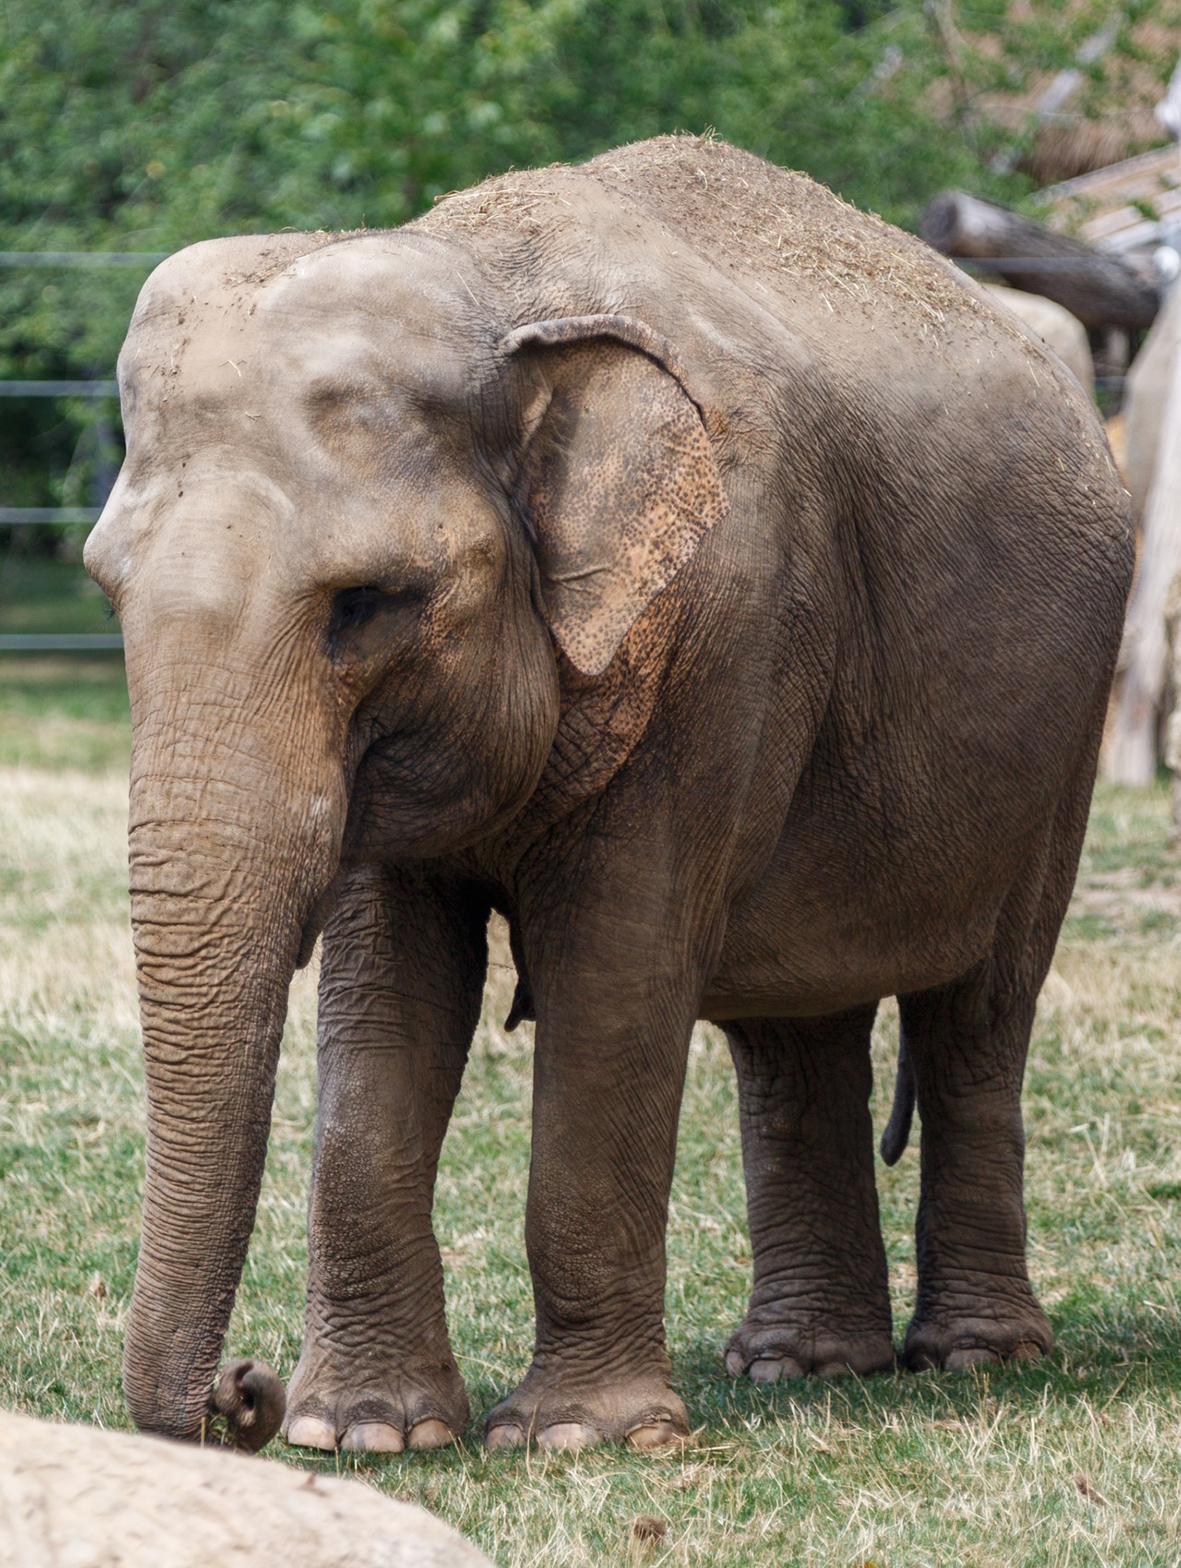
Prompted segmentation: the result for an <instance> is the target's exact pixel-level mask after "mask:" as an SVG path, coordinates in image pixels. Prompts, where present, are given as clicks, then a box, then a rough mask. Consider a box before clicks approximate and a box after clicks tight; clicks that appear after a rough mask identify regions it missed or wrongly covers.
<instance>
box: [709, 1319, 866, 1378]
mask: <svg viewBox="0 0 1181 1568" xmlns="http://www.w3.org/2000/svg"><path fill="white" fill-rule="evenodd" d="M724 1360H725V1366H726V1371H727V1372H728V1373H729V1374H730V1376H731V1377H744V1376H745V1377H749V1378H750V1380H751V1382H752V1383H778V1382H779V1381H780V1380H781V1379H783V1378H793V1377H807V1376H808V1375H809V1374H814V1375H815V1376H817V1377H843V1376H844V1375H845V1374H846V1373H849V1372H853V1373H856V1374H857V1376H858V1377H868V1376H869V1374H870V1373H871V1372H889V1371H891V1370H892V1369H893V1366H894V1345H893V1342H892V1340H891V1337H890V1331H889V1329H888V1328H882V1329H868V1330H867V1329H857V1330H842V1329H836V1328H817V1327H814V1326H811V1325H809V1326H808V1327H800V1326H797V1325H795V1324H791V1323H785V1322H779V1323H770V1322H766V1321H751V1320H749V1319H748V1320H747V1321H746V1322H745V1323H743V1324H742V1326H741V1327H740V1328H739V1329H738V1330H737V1332H736V1333H735V1334H734V1335H733V1336H732V1337H731V1340H730V1343H729V1344H728V1345H727V1346H726V1352H725V1358H724Z"/></svg>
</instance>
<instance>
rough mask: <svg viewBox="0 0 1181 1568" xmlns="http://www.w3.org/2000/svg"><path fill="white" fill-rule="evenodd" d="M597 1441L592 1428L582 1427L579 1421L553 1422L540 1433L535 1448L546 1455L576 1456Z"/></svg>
mask: <svg viewBox="0 0 1181 1568" xmlns="http://www.w3.org/2000/svg"><path fill="white" fill-rule="evenodd" d="M598 1441H599V1434H598V1433H597V1432H596V1431H595V1430H594V1428H593V1427H589V1426H583V1424H582V1422H581V1421H555V1422H554V1424H553V1426H547V1427H546V1429H545V1431H544V1432H542V1434H541V1436H540V1437H539V1438H538V1439H537V1446H538V1448H543V1449H544V1450H545V1451H546V1453H551V1454H552V1453H571V1454H576V1453H577V1452H578V1450H579V1449H580V1448H590V1447H591V1445H592V1444H593V1443H597V1442H598Z"/></svg>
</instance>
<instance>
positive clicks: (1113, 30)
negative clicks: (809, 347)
mask: <svg viewBox="0 0 1181 1568" xmlns="http://www.w3.org/2000/svg"><path fill="white" fill-rule="evenodd" d="M1177 20H1178V19H1177V0H1133V3H1129V4H1125V5H1122V6H1113V5H1112V4H1110V3H1105V0H1018V3H1014V0H972V3H971V4H968V3H966V0H965V3H957V0H898V3H897V4H890V3H889V0H777V3H773V4H762V3H756V0H322V3H315V4H311V3H296V4H289V3H285V0H84V3H83V0H6V4H5V6H4V8H3V10H2V11H0V249H3V250H8V251H21V250H36V251H50V250H144V251H168V250H172V249H175V248H177V247H178V246H181V245H184V244H187V243H189V242H191V241H193V240H198V239H202V238H205V237H207V236H209V235H215V234H225V233H229V232H233V231H246V230H268V229H278V228H284V227H288V226H291V227H296V228H320V227H323V228H330V229H334V228H354V227H358V226H361V225H368V226H370V227H384V226H389V225H392V224H397V223H401V222H403V221H404V220H405V219H407V218H409V217H412V216H413V215H414V214H415V213H416V212H418V211H421V210H422V209H423V208H424V207H427V206H429V205H430V203H431V201H432V200H433V199H435V198H436V197H437V196H439V195H440V194H441V193H443V192H445V191H448V190H452V189H455V188H457V187H461V186H464V185H467V184H470V183H472V182H473V181H476V180H478V179H480V178H481V177H483V176H484V175H487V174H490V173H495V172H499V171H501V170H503V169H505V168H508V167H510V166H514V165H515V166H518V167H520V166H524V165H528V164H534V163H546V162H550V161H553V160H555V159H563V160H567V159H580V158H584V157H587V156H589V155H591V154H593V153H595V152H598V151H601V150H602V149H604V148H606V147H609V146H611V145H613V144H616V143H619V142H623V141H630V140H634V139H636V138H639V137H644V136H649V135H653V134H656V133H659V132H663V131H673V130H689V131H695V132H700V131H703V130H705V129H706V128H707V127H713V128H715V129H716V131H717V133H718V134H719V135H721V136H724V137H726V138H728V139H730V140H732V141H734V142H737V143H739V144H741V145H743V146H745V147H748V148H750V149H752V150H753V151H755V152H757V153H760V154H762V155H764V156H766V157H768V158H770V159H772V160H774V161H775V162H777V163H781V164H785V165H788V166H791V167H794V168H799V169H804V170H806V171H807V172H808V173H810V174H812V175H814V176H816V177H817V178H818V179H821V180H823V181H825V182H826V183H827V184H829V185H831V186H832V187H834V188H835V189H836V190H838V191H840V192H841V193H842V194H843V195H844V196H845V197H846V198H847V199H848V200H850V201H852V202H855V203H857V204H859V205H862V206H867V207H871V208H873V209H874V210H876V211H878V212H881V213H882V214H883V215H884V216H885V217H887V218H890V219H892V220H893V221H895V222H898V223H901V224H903V225H908V226H913V225H914V223H915V221H916V219H917V215H918V212H919V210H920V208H921V206H922V205H923V203H924V202H925V201H926V199H927V198H929V197H930V196H931V195H932V194H933V193H934V192H935V191H936V190H937V189H939V188H940V187H942V186H945V185H949V184H954V185H959V186H962V187H964V188H966V189H969V190H973V191H977V192H980V193H983V194H986V195H992V196H996V197H999V198H1000V199H1002V200H1009V201H1019V200H1020V199H1021V197H1022V196H1023V194H1025V193H1026V192H1027V191H1028V190H1029V189H1031V188H1032V185H1033V183H1034V180H1033V179H1032V177H1031V175H1030V174H1029V173H1028V172H1026V170H1027V168H1028V166H1029V160H1028V158H1026V157H1025V154H1026V152H1027V151H1028V146H1029V144H1030V139H1031V137H1032V136H1033V134H1034V132H1033V130H1032V125H1033V122H1032V120H1031V119H1030V117H1029V115H1028V114H1024V115H1022V114H1018V115H1016V116H1015V117H1014V116H1013V115H1012V114H1010V115H1009V116H1008V119H1007V120H1006V118H1005V117H1004V116H1003V115H1002V116H997V115H996V114H994V113H992V112H991V110H990V105H992V104H994V103H995V101H996V100H997V96H998V95H1001V96H1002V97H1003V96H1004V95H1006V94H1007V95H1009V98H1010V99H1011V100H1012V101H1014V102H1017V103H1020V102H1021V94H1022V93H1027V92H1028V91H1029V90H1030V88H1031V87H1032V86H1034V85H1035V84H1036V83H1037V82H1039V81H1044V79H1045V74H1046V73H1047V72H1053V71H1056V70H1061V69H1064V68H1067V67H1069V66H1071V65H1072V64H1074V63H1076V60H1077V53H1078V50H1079V48H1080V45H1082V44H1083V43H1084V42H1085V41H1086V40H1087V39H1088V38H1089V37H1091V36H1092V35H1094V34H1095V33H1096V31H1097V30H1100V29H1103V28H1105V27H1106V28H1108V29H1109V30H1110V38H1109V42H1108V46H1107V47H1106V49H1105V51H1104V56H1103V58H1102V59H1101V60H1099V61H1097V62H1093V63H1091V64H1089V65H1086V66H1085V67H1084V68H1083V76H1084V78H1085V81H1084V83H1083V87H1084V93H1083V100H1084V101H1083V102H1082V112H1083V113H1084V114H1085V115H1089V116H1093V117H1100V118H1101V117H1102V116H1103V115H1105V114H1107V115H1110V113H1111V105H1112V103H1113V101H1116V100H1118V98H1119V95H1120V93H1121V91H1125V92H1126V86H1127V82H1128V80H1129V79H1130V77H1129V73H1132V75H1133V76H1135V75H1136V73H1139V78H1140V79H1143V78H1144V77H1145V74H1147V90H1148V91H1149V92H1150V93H1152V92H1155V93H1156V95H1157V96H1158V97H1159V96H1160V92H1161V91H1163V84H1164V80H1165V78H1166V77H1167V75H1168V72H1169V70H1170V69H1171V66H1172V63H1173V60H1174V59H1175V54H1176V51H1175V49H1174V48H1172V47H1171V46H1170V47H1168V48H1159V47H1157V44H1158V43H1159V34H1160V31H1161V29H1162V28H1164V29H1165V32H1166V35H1167V36H1170V37H1172V38H1174V39H1175V38H1176V36H1177ZM1170 30H1171V31H1170ZM1154 40H1157V42H1154ZM1121 83H1123V87H1122V88H1121ZM1141 85H1143V82H1142V83H1141ZM1158 139H1159V138H1158ZM1124 140H1125V142H1126V143H1127V145H1126V146H1125V148H1124V150H1125V151H1127V152H1134V151H1137V150H1139V148H1138V146H1137V145H1135V144H1134V137H1133V138H1131V140H1129V138H1128V137H1127V136H1125V138H1124ZM1067 172H1077V171H1076V170H1072V171H1067ZM146 270H147V269H146V267H145V268H144V269H142V270H141V271H135V270H131V271H111V270H104V271H89V272H87V271H76V270H75V271H67V270H65V269H62V270H60V271H45V270H37V271H30V270H22V269H6V270H4V271H0V378H20V377H45V378H48V377H62V378H73V377H89V376H96V375H109V374H110V373H111V367H112V366H113V364H114V360H115V355H116V352H117V349H118V346H119V342H120V340H121V338H122V335H123V332H124V330H125V327H126V323H127V318H128V315H129V313H130V310H131V307H132V305H133V303H134V299H135V294H136V292H137V289H138V287H139V285H140V283H141V282H142V278H143V276H144V274H145V273H146ZM0 408H2V411H3V430H2V432H0V505H9V506H13V505H21V506H53V505H61V504H66V505H70V504H80V503H85V502H86V501H87V500H89V499H91V495H92V493H93V490H94V487H95V476H96V474H99V473H101V470H102V469H103V467H104V466H106V467H108V468H109V466H110V462H111V459H112V455H114V456H117V453H114V454H113V453H112V450H111V444H112V440H111V434H110V432H109V430H107V429H105V428H104V425H103V415H102V409H101V405H95V406H87V405H83V404H80V403H67V402H63V401H49V400H44V401H42V402H40V403H35V402H32V401H24V400H13V399H5V400H4V401H3V403H0ZM106 417H107V418H108V419H109V418H110V412H109V411H108V414H107V416H106ZM63 542H64V543H65V545H66V548H67V549H68V548H69V547H70V542H69V540H68V539H66V540H65V541H63ZM2 547H3V542H2V541H0V548H2Z"/></svg>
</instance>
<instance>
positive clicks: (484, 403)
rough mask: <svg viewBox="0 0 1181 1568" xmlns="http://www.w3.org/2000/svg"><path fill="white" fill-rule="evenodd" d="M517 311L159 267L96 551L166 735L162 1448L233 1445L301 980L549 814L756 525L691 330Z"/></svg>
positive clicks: (158, 1377)
mask: <svg viewBox="0 0 1181 1568" xmlns="http://www.w3.org/2000/svg"><path fill="white" fill-rule="evenodd" d="M507 298H508V296H507V295H506V294H504V293H502V292H501V291H500V290H499V289H498V288H496V287H495V286H494V285H493V284H491V283H489V282H488V281H487V280H486V279H483V278H482V275H481V270H480V268H479V267H478V266H476V265H475V264H474V263H473V262H472V259H471V257H470V256H468V255H467V254H466V253H463V252H460V251H458V250H457V249H456V248H455V247H453V246H451V245H449V244H448V243H446V242H443V241H440V240H438V239H433V238H430V237H427V236H424V235H411V234H393V235H372V236H370V235H366V236H359V237H356V238H354V239H350V240H343V241H336V242H333V243H329V244H326V245H325V244H320V243H318V242H317V241H316V240H315V239H314V238H311V237H307V236H280V237H271V238H268V239H262V240H259V239H236V240H225V241H213V242H209V243H207V244H203V245H198V246H194V247H192V248H191V249H190V250H188V251H185V252H182V253H181V254H180V255H178V256H177V257H174V258H173V259H171V260H170V261H168V262H166V263H165V264H164V265H163V266H162V267H161V268H159V269H158V271H157V272H156V273H155V274H154V275H153V277H152V278H151V279H150V280H149V282H148V284H147V285H146V287H145V289H144V291H143V294H142V295H141V298H140V302H139V305H138V307H137V309H136V313H135V317H134V319H133V322H132V326H131V330H130V333H129V335H128V339H127V343H126V345H125V347H124V350H123V354H122V356H121V360H120V384H121V389H122V395H123V406H124V420H125V426H126V430H127V438H128V454H127V461H126V464H125V466H124V469H123V472H122V474H121V476H120V479H119V482H118V484H117V486H116V488H115V490H114V492H113V494H112V496H111V499H110V502H109V503H108V506H107V508H106V511H105V512H104V514H103V517H102V518H101V520H100V521H99V523H98V525H97V526H96V528H95V530H94V532H93V534H92V535H91V538H90V540H89V542H88V545H87V550H86V562H87V566H88V567H89V569H90V571H91V573H92V574H93V575H94V576H95V577H96V579H97V580H98V581H99V583H100V584H101V585H102V586H103V588H104V589H105V590H106V592H107V593H108V595H109V596H110V598H111V600H112V602H113V604H114V605H115V608H116V609H117V611H118V613H119V616H120V618H121V621H122V624H123V632H124V639H125V645H126V658H127V673H128V683H129V687H130V692H131V702H132V718H133V726H134V747H133V757H132V781H131V783H132V788H131V816H130V835H131V893H132V918H133V925H134V930H135V941H136V952H137V963H138V973H139V984H140V994H141V1004H142V1018H143V1031H144V1044H145V1057H146V1070H147V1084H148V1097H149V1135H148V1150H147V1160H148V1170H147V1190H146V1196H145V1205H144V1230H143V1243H142V1248H141V1253H140V1263H139V1271H138V1275H137V1280H136V1288H135V1295H134V1299H133V1303H132V1309H131V1318H130V1325H129V1333H128V1343H127V1353H126V1366H125V1376H126V1385H127V1391H128V1398H129V1402H130V1405H131V1410H132V1414H133V1416H134V1418H135V1420H136V1421H137V1423H138V1424H139V1425H141V1426H144V1427H147V1428H150V1429H152V1430H157V1431H163V1432H169V1433H173V1434H175V1435H181V1436H185V1435H192V1434H194V1433H195V1432H196V1431H197V1430H198V1429H199V1427H200V1422H201V1419H202V1416H203V1414H204V1412H205V1409H206V1404H207V1399H208V1391H209V1387H210V1382H211V1378H212V1373H213V1370H214V1367H215V1365H216V1362H217V1358H218V1356H219V1354H220V1349H221V1344H222V1340H223V1337H224V1333H225V1329H226V1325H227V1322H228V1319H229V1314H230V1310H231V1307H232V1304H233V1298H234V1292H235V1290H236V1287H237V1282H238V1279H239V1276H240V1272H241V1268H242V1263H243V1259H244V1256H245V1250H246V1245H247V1241H248V1238H249V1234H250V1230H251V1227H252V1225H253V1219H254V1209H255V1204H256V1201H257V1196H258V1188H259V1182H260V1178H261V1171H262V1164H263V1159H264V1155H265V1149H266V1138H267V1131H268V1126H269V1118H270V1105H271V1096H272V1088H273V1080H274V1070H275V1063H276V1057H277V1051H278V1041H279V1036H280V1033H281V1030H282V1025H283V1019H284V1014H285V1008H286V997H287V989H288V985H289V983H290V979H291V975H292V971H293V969H294V967H295V965H296V964H297V962H300V961H303V960H306V958H307V957H308V956H309V955H310V952H311V949H312V945H313V943H314V941H315V937H316V934H317V933H318V931H319V929H320V927H321V925H322V924H323V920H324V918H325V916H326V913H327V910H328V909H329V907H330V905H331V897H332V885H333V882H334V879H335V878H337V877H338V876H339V875H340V874H341V867H342V865H347V864H348V863H349V862H350V861H353V860H355V859H357V858H364V857H367V856H371V855H379V856H394V857H406V856H412V857H421V856H431V855H437V854H439V853H441V852H445V851H448V850H452V849H456V848H459V847H461V846H463V845H465V844H469V843H471V842H473V841H475V840H477V839H479V838H480V837H483V836H486V835H488V834H489V833H492V832H494V831H495V830H496V829H497V827H498V826H499V825H500V824H502V823H504V822H505V821H507V820H508V819H510V818H511V817H512V816H513V815H514V814H515V813H517V812H519V810H520V809H521V807H522V804H523V803H524V802H525V801H526V800H527V798H528V797H529V795H530V793H531V792H532V791H533V789H534V787H535V785H536V782H537V780H538V778H539V776H540V774H541V771H542V769H543V767H544V764H545V761H546V757H547V755H548V753H549V751H550V747H551V744H552V742H553V737H554V734H555V730H556V726H557V723H558V715H559V660H560V657H565V658H566V659H568V660H569V661H570V663H571V664H572V665H573V666H574V667H576V668H577V669H578V670H579V671H581V672H582V674H583V675H584V676H591V677H593V676H595V675H597V674H599V673H600V672H601V671H602V670H603V669H604V668H605V667H606V665H607V664H608V662H609V661H610V660H611V658H612V656H613V655H614V653H615V652H616V651H617V649H618V648H619V645H620V643H621V641H622V639H623V638H624V637H625V636H626V634H627V632H628V630H629V628H630V627H631V626H632V624H633V623H634V622H635V621H636V619H637V618H638V617H639V616H640V615H641V614H642V612H643V611H644V609H645V608H646V606H647V605H648V604H649V603H650V601H651V600H652V599H653V597H654V596H655V595H656V594H658V593H659V592H660V591H661V589H662V588H663V587H665V585H666V584H667V583H668V582H669V581H670V580H671V578H672V577H673V575H674V574H675V573H676V571H677V570H678V568H679V567H680V566H681V564H682V563H683V562H684V561H685V560H686V559H687V558H688V556H689V555H690V554H691V553H692V551H693V550H694V548H695V547H696V544H697V542H698V541H699V539H700V538H701V536H702V534H703V533H704V531H705V530H706V529H707V528H708V527H710V526H711V525H712V524H713V523H714V522H715V521H716V520H717V519H718V518H719V517H720V516H721V515H722V512H723V511H724V508H725V501H724V498H723V494H722V490H721V486H720V481H719V478H718V474H717V470H716V468H715V466H714V462H713V459H712V456H711V453H710V447H709V442H708V440H707V438H706V435H705V431H704V428H703V425H702V421H701V417H700V414H699V411H698V409H697V408H696V406H695V404H694V403H693V401H692V399H691V397H690V396H689V394H688V392H687V391H686V388H685V386H684V384H683V377H682V375H681V372H680V370H679V367H678V365H677V363H676V360H675V355H674V353H673V350H672V349H671V347H670V346H669V345H668V344H667V343H665V342H664V340H663V339H662V338H660V337H659V336H658V334H656V333H655V332H653V331H651V329H650V328H648V327H646V326H644V325H643V324H641V323H638V322H634V321H628V320H624V319H621V318H618V317H612V316H591V317H583V318H575V319H568V318H567V319H562V320H557V321H541V322H532V323H526V324H524V325H523V326H522V325H519V318H518V319H514V316H513V313H512V311H511V310H510V309H509V307H508V305H507V303H506V300H507ZM555 645H556V647H557V649H559V650H561V652H560V655H559V654H557V653H556V652H555Z"/></svg>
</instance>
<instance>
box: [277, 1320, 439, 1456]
mask: <svg viewBox="0 0 1181 1568" xmlns="http://www.w3.org/2000/svg"><path fill="white" fill-rule="evenodd" d="M468 1416H469V1407H468V1400H467V1393H466V1392H465V1390H464V1386H463V1381H462V1379H461V1378H460V1376H459V1371H458V1369H457V1368H456V1366H455V1363H454V1362H453V1361H451V1360H450V1358H449V1357H448V1358H447V1359H446V1360H445V1361H441V1360H440V1359H438V1358H436V1359H435V1360H434V1362H433V1364H432V1363H427V1362H425V1361H422V1360H419V1361H407V1362H403V1363H401V1364H399V1365H397V1366H395V1367H390V1368H387V1369H385V1370H379V1369H378V1368H377V1367H376V1366H375V1365H374V1361H373V1359H372V1358H371V1357H370V1356H366V1355H365V1354H364V1353H361V1354H359V1355H356V1354H354V1355H351V1356H345V1355H343V1354H342V1353H340V1352H329V1351H325V1350H323V1349H319V1348H317V1349H313V1350H311V1351H309V1350H308V1348H307V1347H306V1346H305V1348H304V1352H303V1355H302V1356H301V1357H300V1362H299V1366H298V1367H297V1368H296V1370H295V1376H294V1377H293V1378H292V1379H291V1386H290V1388H289V1389H288V1393H287V1417H286V1420H285V1421H284V1422H283V1437H284V1438H285V1440H286V1441H287V1442H288V1443H290V1444H291V1445H292V1446H293V1447H295V1448H318V1449H322V1450H325V1451H327V1452H332V1450H334V1449H337V1448H340V1449H345V1450H346V1451H348V1452H351V1453H364V1454H400V1453H403V1452H405V1451H407V1450H414V1449H430V1448H446V1447H447V1446H448V1445H449V1444H451V1443H454V1442H455V1440H456V1438H458V1437H459V1436H460V1434H461V1433H462V1432H463V1430H464V1428H465V1427H466V1426H467V1423H468Z"/></svg>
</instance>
